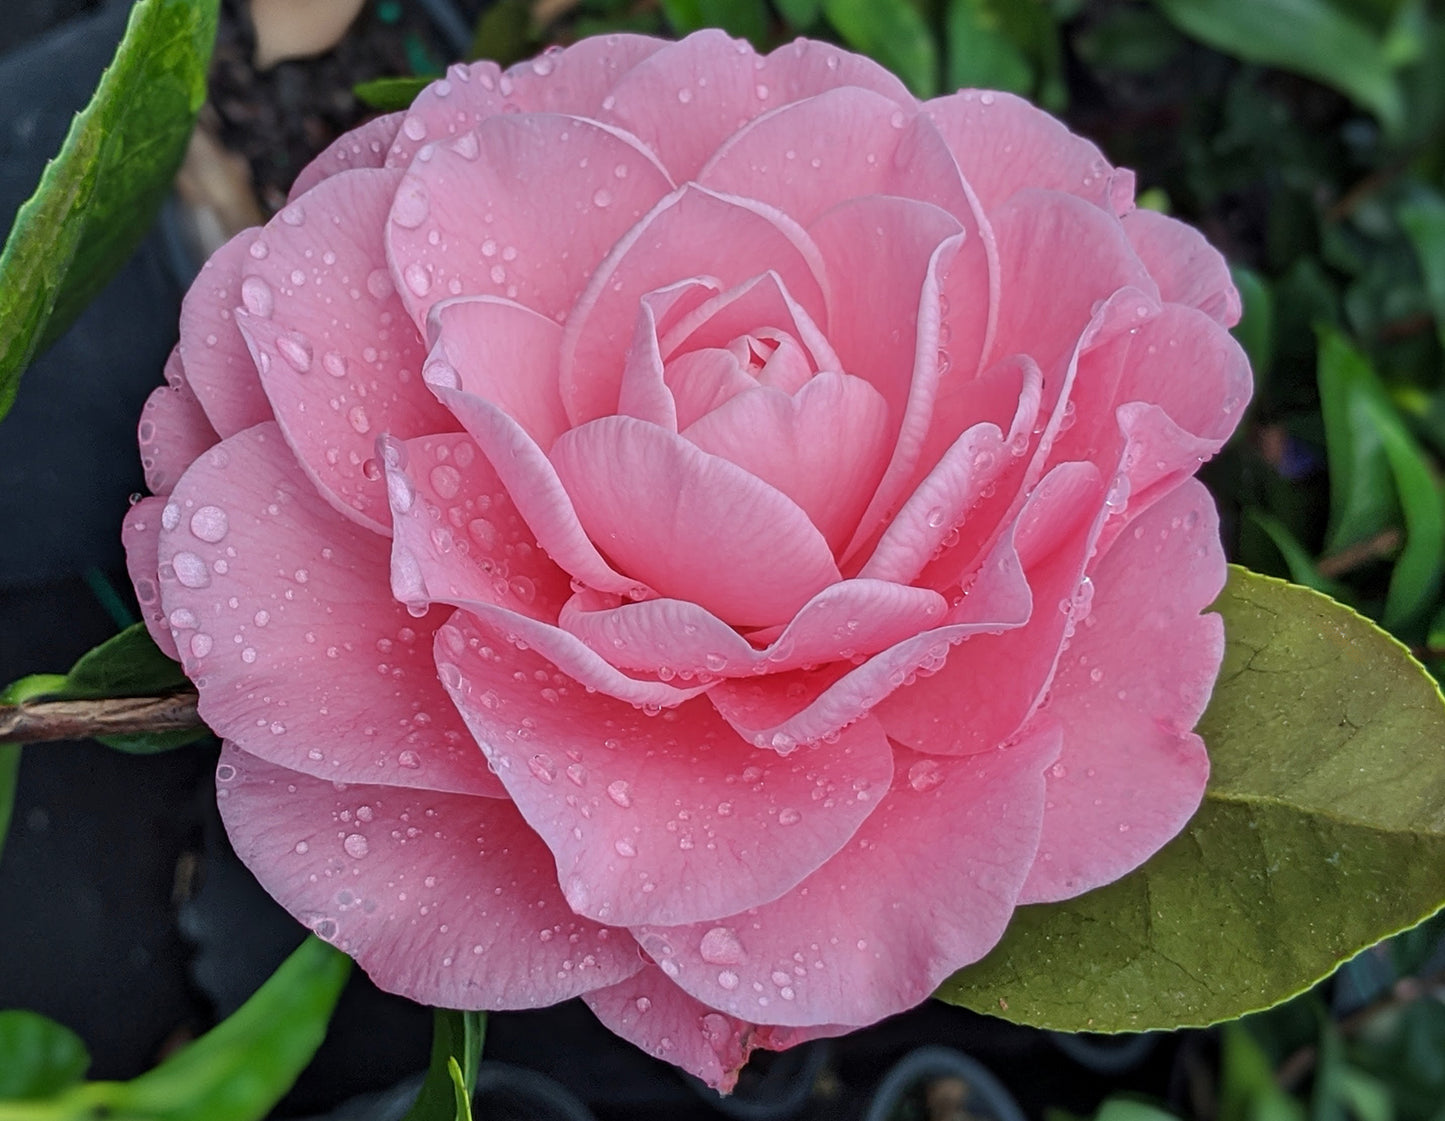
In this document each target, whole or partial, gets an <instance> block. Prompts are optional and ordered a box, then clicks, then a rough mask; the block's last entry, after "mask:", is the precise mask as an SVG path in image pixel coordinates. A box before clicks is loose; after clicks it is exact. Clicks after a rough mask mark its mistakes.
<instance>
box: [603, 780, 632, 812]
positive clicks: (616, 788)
mask: <svg viewBox="0 0 1445 1121" xmlns="http://www.w3.org/2000/svg"><path fill="white" fill-rule="evenodd" d="M607 797H609V798H611V799H612V801H613V802H615V803H616V804H617V805H618V806H620V807H622V809H624V810H625V809H628V808H629V807H630V806H631V805H632V787H630V786H629V785H628V784H627V782H626V781H625V780H623V779H620V778H619V779H616V780H614V781H612V782H609V783H608V784H607Z"/></svg>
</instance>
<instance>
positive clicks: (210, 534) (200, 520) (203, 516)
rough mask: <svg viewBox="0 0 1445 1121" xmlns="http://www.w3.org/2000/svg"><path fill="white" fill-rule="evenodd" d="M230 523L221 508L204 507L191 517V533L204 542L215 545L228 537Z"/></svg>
mask: <svg viewBox="0 0 1445 1121" xmlns="http://www.w3.org/2000/svg"><path fill="white" fill-rule="evenodd" d="M228 529H230V521H229V519H228V518H227V517H226V511H224V510H222V509H221V508H220V507H219V506H202V507H201V508H200V509H199V510H197V511H196V512H195V513H194V514H192V515H191V532H192V533H194V534H195V535H196V536H197V537H199V538H200V539H201V540H202V541H208V542H210V543H211V544H215V543H216V542H217V541H219V540H221V538H223V537H225V536H226V531H227V530H228Z"/></svg>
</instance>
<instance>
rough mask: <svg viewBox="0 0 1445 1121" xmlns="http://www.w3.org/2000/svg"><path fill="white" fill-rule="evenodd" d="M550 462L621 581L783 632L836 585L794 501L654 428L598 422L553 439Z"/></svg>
mask: <svg viewBox="0 0 1445 1121" xmlns="http://www.w3.org/2000/svg"><path fill="white" fill-rule="evenodd" d="M552 462H553V464H554V465H555V466H556V468H557V474H558V477H559V478H560V479H561V480H562V484H563V485H564V486H565V487H566V488H567V493H568V495H569V496H570V497H571V499H572V502H573V504H574V505H575V507H576V510H577V517H578V519H579V520H580V521H581V523H582V525H583V526H584V527H585V528H586V530H587V534H588V536H589V537H590V538H591V539H592V540H593V541H596V542H599V543H601V544H602V545H603V547H604V548H606V550H607V552H608V554H609V556H611V557H612V558H613V559H614V560H615V561H616V562H617V564H618V566H619V567H620V568H621V569H622V570H623V571H625V572H627V573H628V574H629V575H633V576H636V577H637V578H638V579H639V580H642V581H644V582H645V583H646V584H647V585H648V586H650V587H652V588H655V589H656V590H657V591H658V593H659V594H661V595H663V596H672V597H675V598H679V599H686V600H690V601H692V602H694V603H697V604H699V605H700V606H702V607H705V608H706V609H707V610H709V611H711V612H712V613H713V614H714V615H717V616H718V618H720V619H724V620H726V621H727V622H729V623H732V624H733V625H735V626H770V625H772V624H775V623H785V622H787V621H788V620H789V619H790V618H792V616H793V615H794V614H795V613H796V612H797V610H798V609H799V608H800V607H802V606H803V604H805V603H806V602H807V601H808V600H809V599H810V598H812V596H813V595H815V594H816V593H817V592H819V591H821V590H822V589H823V588H824V587H826V586H827V585H829V584H831V583H833V582H834V581H836V580H837V579H838V578H839V577H838V570H837V568H836V567H835V566H834V564H833V557H832V554H831V553H830V552H829V550H828V544H827V542H826V541H825V540H824V539H823V536H822V535H821V534H820V533H819V532H818V531H817V529H815V528H814V527H813V525H812V524H811V523H810V522H809V521H808V519H807V515H806V514H804V513H803V511H802V510H800V509H799V508H798V507H797V506H796V505H794V503H793V502H792V501H791V500H790V499H788V498H786V497H785V496H784V495H782V494H781V493H779V492H778V491H776V490H774V489H773V488H772V487H770V486H768V485H767V484H766V483H764V482H762V481H760V480H759V479H757V478H755V477H754V476H753V475H750V474H748V472H746V471H744V470H743V469H742V468H740V467H737V466H735V465H734V464H732V463H729V462H728V461H727V460H724V459H719V458H718V457H717V456H711V455H707V454H705V453H704V452H701V451H699V450H698V449H697V448H695V447H693V446H692V445H691V444H689V443H688V442H687V441H686V440H684V439H682V438H680V437H678V436H674V435H672V434H671V433H669V432H666V431H664V430H663V429H661V428H658V427H657V426H656V425H653V424H648V423H647V422H646V421H640V420H636V419H634V418H632V417H604V418H603V419H601V420H596V421H592V422H591V423H589V424H587V425H584V426H583V427H581V428H574V429H572V430H571V431H570V432H567V433H566V434H564V435H563V436H562V438H561V439H559V440H558V441H557V443H556V445H555V446H554V447H553V448H552ZM719 530H721V531H722V532H721V534H720V533H719Z"/></svg>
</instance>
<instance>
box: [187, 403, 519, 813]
mask: <svg viewBox="0 0 1445 1121" xmlns="http://www.w3.org/2000/svg"><path fill="white" fill-rule="evenodd" d="M161 526H162V530H161V538H160V546H159V562H160V564H159V575H160V591H161V604H162V607H163V609H164V611H165V613H166V619H167V622H168V623H169V625H170V627H171V631H172V633H173V634H174V636H175V639H176V645H177V647H178V648H179V650H180V654H181V663H182V665H183V666H184V667H185V670H186V674H187V676H189V677H190V678H191V679H192V680H193V681H195V682H196V683H197V685H198V687H199V688H200V693H201V699H200V712H201V717H202V719H204V720H205V721H206V723H207V724H209V725H210V726H211V728H212V729H214V730H215V732H216V733H217V734H218V735H221V736H223V737H226V738H228V739H232V740H235V741H236V742H237V743H239V744H240V745H241V746H242V747H244V748H246V750H248V751H250V752H252V753H253V754H255V755H259V756H261V757H263V758H265V759H269V760H271V761H272V762H275V763H277V764H279V765H281V766H285V767H290V768H291V769H293V770H298V771H304V772H306V773H307V774H314V775H317V776H318V777H321V778H326V779H330V780H333V781H336V782H386V783H390V784H392V785H395V786H415V787H422V788H426V789H431V790H453V791H459V792H464V793H473V794H486V795H497V794H500V793H501V788H500V785H499V784H498V782H497V779H496V777H495V776H494V775H492V774H491V773H490V772H489V771H488V770H487V767H486V760H485V759H484V758H483V757H482V754H481V751H480V750H479V749H478V748H477V746H476V744H475V743H473V742H472V739H471V737H470V736H469V735H468V734H467V731H466V728H465V726H464V725H463V724H462V723H461V719H460V718H459V717H458V716H457V714H456V712H455V710H454V709H453V708H452V705H451V703H450V701H449V700H448V699H447V696H446V693H445V692H444V691H443V690H442V688H441V684H440V682H438V680H437V674H436V666H435V665H434V664H433V662H432V656H431V633H432V631H433V630H434V628H435V627H436V625H437V624H438V623H439V622H440V618H439V615H440V613H438V617H433V618H430V619H415V618H412V617H411V616H410V615H408V614H407V612H406V609H405V608H403V607H402V606H401V604H399V603H397V602H395V601H394V600H393V599H392V598H391V595H390V589H389V588H388V587H387V579H386V574H387V562H388V557H387V554H388V551H389V549H388V546H389V545H390V542H389V541H387V540H386V538H384V537H379V536H377V535H376V534H374V533H371V532H369V531H368V530H364V529H361V528H360V527H358V526H356V525H355V524H354V523H352V522H350V521H347V520H346V519H345V518H344V517H342V516H341V515H340V514H338V513H337V512H336V511H335V510H333V509H332V508H331V506H330V505H329V504H328V503H326V502H325V501H324V500H323V499H322V498H321V497H320V496H319V495H318V494H317V493H316V492H315V490H314V489H313V488H312V486H311V483H310V480H308V479H307V478H306V476H305V475H304V474H303V473H302V471H301V469H300V468H299V467H298V466H297V465H296V462H295V460H294V459H293V458H292V456H291V452H290V450H289V449H288V448H287V446H286V442H285V440H284V439H283V438H282V436H281V433H280V431H279V430H278V429H277V428H276V426H275V425H272V424H266V425H257V426H256V427H255V428H251V429H248V430H247V431H245V432H242V433H238V434H237V435H235V436H232V437H231V438H229V439H228V440H225V441H223V442H222V443H220V444H218V445H216V447H214V448H212V449H211V450H210V451H208V452H206V453H205V455H203V456H202V457H201V458H200V459H199V460H197V461H196V463H195V464H194V465H193V466H192V467H191V469H190V470H189V471H187V472H186V474H185V476H184V478H182V479H181V481H180V483H179V484H178V485H177V487H176V489H175V491H174V493H173V494H172V495H171V496H170V498H169V499H168V500H167V501H166V503H165V505H164V507H163V509H162V513H161Z"/></svg>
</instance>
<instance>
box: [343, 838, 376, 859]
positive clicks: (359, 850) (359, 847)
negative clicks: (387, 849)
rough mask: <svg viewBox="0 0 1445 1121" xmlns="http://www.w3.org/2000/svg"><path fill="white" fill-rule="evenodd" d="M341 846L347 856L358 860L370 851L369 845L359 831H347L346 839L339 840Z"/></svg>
mask: <svg viewBox="0 0 1445 1121" xmlns="http://www.w3.org/2000/svg"><path fill="white" fill-rule="evenodd" d="M341 847H342V848H344V849H345V850H346V855H347V856H349V857H352V858H353V859H356V860H360V859H361V858H362V857H363V856H365V855H366V854H367V853H368V852H369V851H371V846H370V845H369V844H367V841H366V838H365V837H363V836H362V835H361V834H360V833H348V834H347V836H346V840H344V841H342V842H341Z"/></svg>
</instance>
